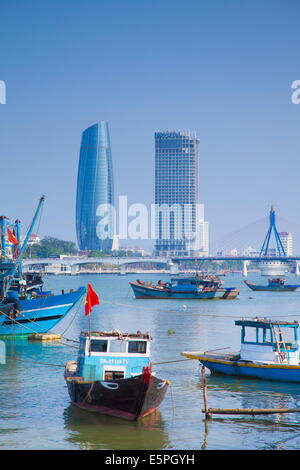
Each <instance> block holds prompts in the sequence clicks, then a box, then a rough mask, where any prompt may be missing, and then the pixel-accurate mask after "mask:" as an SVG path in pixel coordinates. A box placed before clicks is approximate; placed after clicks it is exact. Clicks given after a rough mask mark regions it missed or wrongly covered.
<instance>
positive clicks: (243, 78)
mask: <svg viewBox="0 0 300 470" xmlns="http://www.w3.org/2000/svg"><path fill="white" fill-rule="evenodd" d="M299 13H300V3H299V1H298V0H263V1H262V0H251V1H248V0H185V1H178V0H159V1H158V0H151V1H150V0H149V1H147V0H127V1H125V0H109V1H108V0H107V1H104V0H51V1H50V0H49V1H48V0H43V2H41V1H38V0H36V1H33V0H26V1H24V0H1V2H0V22H1V27H0V44H1V50H0V59H1V60H0V80H4V81H5V83H6V87H7V97H6V99H7V101H6V104H5V105H0V158H1V168H2V178H1V186H0V195H1V211H0V212H1V213H2V214H5V215H7V216H8V217H10V218H12V219H14V218H16V217H19V218H21V219H22V221H23V222H24V228H25V227H26V226H27V225H28V224H29V222H30V219H31V217H32V214H33V211H34V209H35V207H36V205H37V202H38V199H39V197H40V195H41V194H45V195H46V203H45V207H44V212H43V220H42V224H41V227H40V234H41V235H52V236H57V237H59V238H63V239H71V240H74V241H75V240H76V234H75V195H76V178H77V165H78V156H79V146H80V138H81V132H82V131H83V130H84V129H85V128H86V127H88V126H89V125H91V124H93V123H95V122H97V121H99V120H106V121H108V123H109V128H110V134H111V145H112V155H113V164H114V175H115V197H116V198H117V197H118V195H127V196H128V199H129V202H140V203H145V204H150V203H151V202H153V198H154V132H155V131H156V130H165V129H175V130H194V131H196V132H197V134H198V137H199V139H200V197H201V202H202V203H204V204H205V214H206V219H207V220H208V221H209V222H210V232H211V237H212V240H213V239H215V240H219V241H220V242H219V243H220V244H222V240H223V238H225V235H227V234H228V233H230V232H233V231H235V230H239V229H240V228H242V227H245V226H247V225H248V224H251V223H252V222H253V221H256V220H259V219H261V218H262V217H264V216H265V215H266V214H267V213H268V211H269V207H270V204H271V203H272V202H273V203H274V204H275V206H276V209H277V213H278V215H280V216H282V217H284V219H285V220H286V221H285V222H284V223H283V225H282V226H279V227H278V228H279V229H280V230H287V231H292V232H293V235H294V239H295V246H296V248H297V247H298V253H300V222H298V219H299V210H298V206H299V203H298V193H299V174H300V159H299V155H300V152H299V150H300V139H299V126H300V105H294V104H292V102H291V94H292V89H291V84H292V82H293V81H294V80H297V79H300V69H299V63H300V62H299ZM297 231H298V233H297ZM255 236H257V240H255V239H254V238H255ZM262 236H263V233H262V232H260V233H258V232H255V233H254V234H253V243H252V245H254V246H256V245H257V244H259V243H260V242H261V243H262ZM251 241H252V239H251ZM137 244H139V243H137ZM248 244H249V241H248V240H245V245H246V246H248ZM296 251H297V249H296Z"/></svg>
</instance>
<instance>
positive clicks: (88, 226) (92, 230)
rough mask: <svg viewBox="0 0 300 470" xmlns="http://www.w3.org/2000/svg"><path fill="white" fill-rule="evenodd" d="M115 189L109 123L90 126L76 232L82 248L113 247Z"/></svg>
mask: <svg viewBox="0 0 300 470" xmlns="http://www.w3.org/2000/svg"><path fill="white" fill-rule="evenodd" d="M113 192H114V189H113V168H112V156H111V149H110V138H109V130H108V125H107V122H105V121H100V122H99V123H97V124H94V125H93V126H91V127H88V128H87V129H86V130H85V131H84V132H83V133H82V138H81V147H80V157H79V166H78V177H77V199H76V231H77V240H78V246H79V249H80V250H111V248H112V243H113V237H114V229H115V227H114V216H113V211H112V207H113V203H114V194H113Z"/></svg>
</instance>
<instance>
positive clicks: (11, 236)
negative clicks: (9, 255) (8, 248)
mask: <svg viewBox="0 0 300 470" xmlns="http://www.w3.org/2000/svg"><path fill="white" fill-rule="evenodd" d="M7 235H8V237H7V238H8V241H9V242H10V243H12V244H13V245H19V242H18V239H17V237H16V236H15V234H14V233H13V232H12V231H11V230H9V228H8V229H7Z"/></svg>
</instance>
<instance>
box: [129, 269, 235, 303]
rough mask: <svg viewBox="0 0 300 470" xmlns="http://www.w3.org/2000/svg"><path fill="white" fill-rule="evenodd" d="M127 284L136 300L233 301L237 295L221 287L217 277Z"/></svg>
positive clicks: (177, 278) (233, 289) (198, 276)
mask: <svg viewBox="0 0 300 470" xmlns="http://www.w3.org/2000/svg"><path fill="white" fill-rule="evenodd" d="M129 284H130V285H131V288H132V290H133V292H134V295H135V297H136V298H137V299H185V300H187V299H191V300H208V299H235V298H236V297H237V296H238V294H239V290H238V289H236V288H234V287H222V282H221V281H220V279H219V278H218V277H217V276H204V275H196V276H192V277H174V278H171V282H167V283H163V282H162V281H158V283H157V284H152V282H145V281H141V280H137V281H136V282H130V283H129Z"/></svg>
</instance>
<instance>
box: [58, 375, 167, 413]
mask: <svg viewBox="0 0 300 470" xmlns="http://www.w3.org/2000/svg"><path fill="white" fill-rule="evenodd" d="M65 379H66V382H67V386H68V391H69V395H70V398H71V400H72V402H73V403H74V404H75V405H77V406H79V407H80V408H83V409H85V410H88V411H93V412H96V413H100V414H106V415H110V416H117V417H119V418H123V419H126V420H130V421H136V420H138V419H141V418H143V417H144V416H146V415H148V414H150V413H152V412H154V411H155V410H156V408H157V407H158V406H159V405H160V403H161V402H162V401H163V399H164V396H165V394H166V391H167V388H168V382H167V381H166V380H161V379H158V378H156V377H155V376H154V375H152V374H151V377H150V380H149V381H148V383H145V381H144V379H143V375H142V374H141V375H138V376H136V377H132V378H128V379H120V380H110V381H91V382H84V381H81V380H80V378H79V379H78V378H76V377H65Z"/></svg>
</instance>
